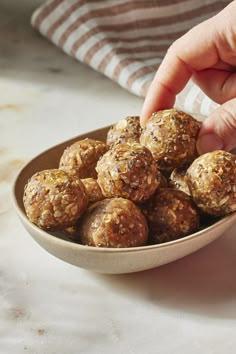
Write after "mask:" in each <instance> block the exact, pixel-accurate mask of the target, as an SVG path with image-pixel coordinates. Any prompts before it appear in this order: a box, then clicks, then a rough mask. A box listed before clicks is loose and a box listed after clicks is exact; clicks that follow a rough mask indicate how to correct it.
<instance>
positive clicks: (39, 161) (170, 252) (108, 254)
mask: <svg viewBox="0 0 236 354" xmlns="http://www.w3.org/2000/svg"><path fill="white" fill-rule="evenodd" d="M108 129H109V127H105V128H102V129H99V130H96V131H92V132H89V133H86V134H83V135H80V136H77V137H76V138H73V139H71V140H68V141H66V142H64V143H62V144H59V145H56V146H54V147H52V148H51V149H49V150H47V151H44V152H43V153H41V154H40V155H38V156H36V157H35V158H34V159H32V160H31V161H30V162H29V163H27V165H26V166H25V167H24V168H23V169H22V170H21V171H20V173H19V174H18V176H17V178H16V180H15V183H14V186H13V203H14V207H15V209H16V211H17V213H18V215H19V217H20V220H21V222H22V223H23V225H24V227H25V229H26V230H27V231H28V233H29V234H30V235H31V236H32V237H33V239H34V240H35V241H36V242H37V243H38V244H39V245H40V246H41V247H43V248H44V249H45V250H46V251H48V252H49V253H50V254H52V255H54V256H56V257H58V258H59V259H61V260H63V261H65V262H67V263H70V264H73V265H75V266H78V267H81V268H85V269H89V270H91V271H95V272H100V273H111V274H119V273H131V272H137V271H142V270H146V269H150V268H154V267H158V266H160V265H163V264H166V263H169V262H172V261H174V260H177V259H179V258H181V257H184V256H186V255H189V254H191V253H192V252H194V251H197V250H199V249H200V248H202V247H204V246H206V245H207V244H209V243H210V242H212V241H213V240H215V239H217V238H218V237H219V236H221V235H223V234H224V232H225V231H226V230H227V229H228V228H229V227H231V225H233V223H235V222H236V213H233V214H231V215H229V216H227V217H224V218H222V219H221V220H220V221H217V222H216V223H214V224H212V225H211V226H209V227H207V228H205V229H202V230H200V231H198V232H196V233H194V234H191V235H189V236H186V237H184V238H181V239H179V240H175V241H171V242H167V243H163V244H159V245H151V246H142V247H134V248H118V249H117V248H95V247H91V246H84V245H80V244H77V243H74V242H72V241H70V240H69V239H66V236H65V235H64V234H63V233H57V234H55V233H48V232H46V231H43V230H41V229H39V228H38V227H37V226H36V225H34V224H32V223H31V222H30V221H29V220H28V218H27V217H26V214H25V210H24V206H23V192H24V186H25V184H26V183H27V181H28V179H29V178H30V177H31V176H32V175H33V174H34V173H35V172H38V171H41V170H44V169H49V168H57V167H58V163H59V159H60V157H61V155H62V152H63V151H64V149H65V148H66V147H67V146H69V145H71V144H72V143H74V142H75V141H77V140H80V139H84V138H86V137H88V138H92V139H99V140H105V138H106V134H107V131H108Z"/></svg>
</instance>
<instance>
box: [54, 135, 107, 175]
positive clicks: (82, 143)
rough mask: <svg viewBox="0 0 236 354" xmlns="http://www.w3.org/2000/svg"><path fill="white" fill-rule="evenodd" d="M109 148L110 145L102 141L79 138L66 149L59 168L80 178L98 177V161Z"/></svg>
mask: <svg viewBox="0 0 236 354" xmlns="http://www.w3.org/2000/svg"><path fill="white" fill-rule="evenodd" d="M107 150H108V146H107V145H106V144H105V143H104V142H102V141H99V140H93V139H84V140H79V141H77V142H76V143H74V144H72V145H70V146H69V147H67V148H66V149H65V151H64V153H63V154H62V157H61V159H60V163H59V168H60V169H61V170H63V171H65V172H68V173H70V174H72V175H76V176H77V177H79V178H88V177H91V178H96V177H97V172H96V170H95V167H96V165H97V161H98V159H99V158H100V157H101V156H102V155H103V154H104V153H105V152H106V151H107Z"/></svg>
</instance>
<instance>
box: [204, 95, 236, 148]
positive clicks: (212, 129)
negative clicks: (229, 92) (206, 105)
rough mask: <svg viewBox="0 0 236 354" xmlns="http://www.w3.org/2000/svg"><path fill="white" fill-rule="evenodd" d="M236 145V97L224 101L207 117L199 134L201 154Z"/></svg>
mask: <svg viewBox="0 0 236 354" xmlns="http://www.w3.org/2000/svg"><path fill="white" fill-rule="evenodd" d="M234 147H236V98H233V99H232V100H230V101H228V102H226V103H224V104H223V105H222V106H220V107H219V108H217V109H216V110H215V111H214V112H213V113H212V114H211V115H210V116H209V117H207V118H206V119H205V121H204V122H203V124H202V126H201V130H200V132H199V135H198V141H197V149H198V152H199V154H203V153H206V152H209V151H213V150H218V149H223V150H226V151H230V150H232V149H233V148H234Z"/></svg>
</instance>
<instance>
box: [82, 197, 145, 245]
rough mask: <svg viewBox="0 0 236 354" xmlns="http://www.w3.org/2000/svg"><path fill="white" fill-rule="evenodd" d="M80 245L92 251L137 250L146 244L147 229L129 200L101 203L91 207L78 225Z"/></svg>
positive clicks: (139, 213)
mask: <svg viewBox="0 0 236 354" xmlns="http://www.w3.org/2000/svg"><path fill="white" fill-rule="evenodd" d="M80 229H81V233H80V241H81V243H82V244H84V245H88V246H95V247H115V248H120V247H137V246H143V245H145V244H146V242H147V239H148V226H147V222H146V219H145V217H144V215H143V214H142V212H141V210H140V209H139V208H138V207H137V206H136V205H135V204H134V203H133V202H131V201H130V200H127V199H123V198H112V199H104V200H102V201H100V202H97V203H95V204H92V205H91V206H90V207H89V208H88V209H87V212H86V213H85V214H84V216H83V218H82V219H81V222H80Z"/></svg>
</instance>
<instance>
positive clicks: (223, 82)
mask: <svg viewBox="0 0 236 354" xmlns="http://www.w3.org/2000/svg"><path fill="white" fill-rule="evenodd" d="M193 81H194V82H195V83H196V84H197V85H198V86H199V87H200V88H201V89H202V91H204V92H205V94H206V95H207V96H208V97H210V98H211V99H212V100H213V101H215V102H217V103H220V104H222V103H224V102H226V101H229V100H231V99H232V98H234V97H236V72H235V69H231V70H230V69H228V70H218V69H207V70H202V71H199V72H197V73H195V74H194V75H193Z"/></svg>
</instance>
